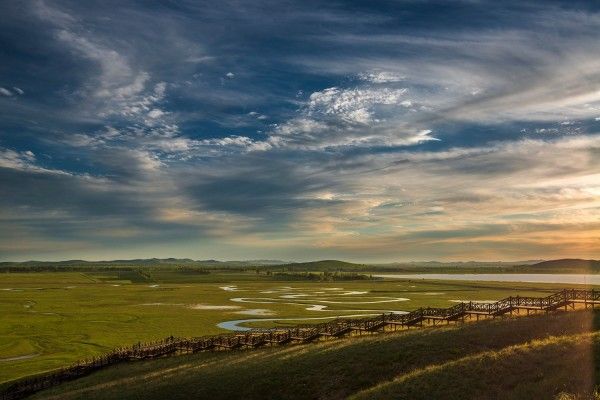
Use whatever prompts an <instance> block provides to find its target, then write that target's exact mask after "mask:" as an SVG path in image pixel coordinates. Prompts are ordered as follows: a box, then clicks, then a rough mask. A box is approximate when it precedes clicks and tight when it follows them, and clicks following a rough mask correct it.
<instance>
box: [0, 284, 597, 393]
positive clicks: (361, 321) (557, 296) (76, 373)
mask: <svg viewBox="0 0 600 400" xmlns="http://www.w3.org/2000/svg"><path fill="white" fill-rule="evenodd" d="M577 304H583V305H584V306H585V308H588V307H595V305H596V304H600V291H598V290H593V289H592V290H581V289H566V290H562V291H560V292H557V293H554V294H551V295H550V296H547V297H522V296H511V297H507V298H505V299H502V300H498V301H496V302H493V303H481V302H477V301H468V302H462V303H459V304H456V305H454V306H452V307H448V308H432V307H426V308H419V309H418V310H414V311H411V312H408V313H404V314H399V313H384V314H381V315H380V316H376V317H368V318H353V319H348V318H337V319H335V320H333V321H330V322H325V323H321V324H311V325H297V326H294V327H289V328H271V329H252V330H250V331H246V332H243V333H229V334H223V335H217V336H205V337H195V338H176V337H172V336H171V337H168V338H166V339H163V340H160V341H156V342H148V343H137V344H135V345H133V346H128V347H120V348H116V349H114V350H113V351H111V352H110V353H108V354H104V355H102V356H98V357H94V358H91V359H88V360H81V361H78V362H76V363H75V364H72V365H70V366H67V367H64V368H61V369H59V370H55V371H52V372H49V373H45V374H40V375H36V376H33V377H28V378H24V379H21V380H18V381H15V382H13V383H11V384H9V385H8V386H6V387H5V388H4V390H3V391H2V392H1V393H0V396H1V397H0V398H1V399H2V400H15V399H20V398H23V397H25V396H28V395H30V394H32V393H35V392H37V391H40V390H42V389H46V388H49V387H52V386H55V385H58V384H60V383H62V382H65V381H68V380H72V379H76V378H78V377H81V376H84V375H88V374H90V373H92V372H94V371H97V370H99V369H101V368H103V367H106V366H108V365H113V364H117V363H120V362H126V361H134V360H145V359H151V358H157V357H163V356H168V355H174V354H189V353H196V352H200V351H215V350H232V349H237V348H256V347H260V346H265V345H283V344H287V343H292V342H295V343H307V342H311V341H314V340H316V339H319V338H326V337H341V336H346V335H351V334H353V333H356V332H358V333H362V332H377V331H382V330H384V329H385V328H386V327H388V326H392V327H393V328H394V329H397V328H398V326H400V327H411V326H416V325H418V326H420V325H423V323H432V324H434V325H435V324H436V323H438V322H440V321H442V322H443V321H446V322H447V323H450V322H451V321H457V320H464V318H465V317H473V316H476V317H477V318H478V319H479V317H480V316H484V317H485V316H487V317H497V316H500V315H504V314H507V313H512V312H513V311H519V310H527V313H529V312H530V311H541V312H546V313H547V312H551V311H556V310H558V309H560V308H563V307H564V309H565V310H567V309H568V307H569V306H570V307H571V308H575V305H577Z"/></svg>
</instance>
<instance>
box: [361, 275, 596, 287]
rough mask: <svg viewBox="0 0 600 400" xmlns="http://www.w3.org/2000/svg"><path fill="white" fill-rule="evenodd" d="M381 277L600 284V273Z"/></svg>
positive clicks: (389, 276) (392, 276)
mask: <svg viewBox="0 0 600 400" xmlns="http://www.w3.org/2000/svg"><path fill="white" fill-rule="evenodd" d="M373 276H376V277H379V278H393V279H435V280H445V281H446V280H447V281H493V282H531V283H574V284H577V283H578V284H589V285H600V274H599V275H590V274H374V275H373Z"/></svg>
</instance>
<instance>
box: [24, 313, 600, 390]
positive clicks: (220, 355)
mask: <svg viewBox="0 0 600 400" xmlns="http://www.w3.org/2000/svg"><path fill="white" fill-rule="evenodd" d="M598 320H599V318H598V315H595V314H593V313H591V312H584V311H580V312H571V313H560V314H556V315H546V316H544V315H540V316H532V317H523V318H515V319H506V320H490V321H485V322H480V323H473V324H464V325H454V326H449V327H444V328H439V329H421V330H411V331H404V332H399V333H390V334H383V335H372V336H370V335H366V336H363V337H360V338H347V339H334V340H329V341H323V342H320V343H317V344H308V345H297V346H284V347H276V346H275V347H272V348H264V349H259V350H247V351H232V352H210V353H197V354H194V355H188V356H180V357H173V358H163V359H156V360H152V361H145V362H137V363H129V364H119V365H116V366H114V367H110V368H107V369H104V370H101V371H99V372H97V373H94V374H92V375H90V376H87V377H85V378H81V379H78V380H76V381H72V382H69V383H66V384H62V385H60V386H58V387H55V388H52V389H50V390H47V391H45V392H40V393H38V394H37V395H35V396H34V397H33V398H35V399H112V398H119V399H139V398H144V399H165V398H168V399H172V400H176V399H189V398H206V399H237V398H240V399H241V398H243V399H264V398H278V399H342V398H354V399H390V398H395V399H438V398H440V399H441V398H443V399H500V398H501V399H574V398H576V397H572V396H575V395H577V396H583V397H577V398H589V396H591V395H592V393H593V391H594V389H595V387H596V385H597V384H598V382H597V378H596V376H600V374H599V372H600V371H599V365H598V363H595V362H594V360H595V359H598V357H599V356H600V332H599V331H598V326H599V324H598Z"/></svg>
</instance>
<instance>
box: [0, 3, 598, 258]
mask: <svg viewBox="0 0 600 400" xmlns="http://www.w3.org/2000/svg"><path fill="white" fill-rule="evenodd" d="M0 14H1V15H3V18H2V19H1V20H0V58H1V59H2V62H1V63H0V191H1V192H2V195H1V196H0V259H4V260H27V259H67V258H86V259H114V258H129V257H131V258H133V257H136V258H138V257H191V258H197V259H203V258H218V259H256V258H270V259H275V258H276V259H285V260H310V259H322V258H340V259H346V260H356V261H402V260H430V259H438V260H468V259H480V260H500V259H503V260H515V259H529V258H554V257H590V258H591V257H596V258H597V257H600V135H599V134H598V131H599V128H600V40H599V39H600V37H599V34H598V32H600V7H599V5H598V3H597V2H593V1H590V2H578V1H568V2H551V1H544V2H527V3H525V2H521V1H515V2H511V1H506V2H496V1H463V2H461V1H457V2H445V1H444V2H433V1H389V2H372V1H369V2H335V1H327V2H316V1H308V2H286V1H261V0H258V1H253V2H238V1H220V2H201V1H189V2H188V1H177V2H175V1H155V2H153V1H143V2H142V1H140V2H135V1H130V2H127V1H101V2H100V1H98V2H94V1H86V2H81V1H50V0H46V1H20V2H16V1H15V2H3V3H2V4H0Z"/></svg>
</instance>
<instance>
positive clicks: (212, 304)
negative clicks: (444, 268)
mask: <svg viewBox="0 0 600 400" xmlns="http://www.w3.org/2000/svg"><path fill="white" fill-rule="evenodd" d="M566 286H568V285H560V284H533V283H527V284H524V283H507V282H505V283H493V282H443V281H430V280H427V281H424V280H418V281H417V280H411V281H400V280H361V281H337V282H312V281H281V280H274V278H273V277H271V276H267V275H260V274H256V273H251V272H246V273H244V272H231V273H226V272H212V273H209V274H189V273H182V272H175V271H172V272H169V271H162V272H153V273H152V274H139V273H137V272H135V271H118V270H114V271H108V272H106V271H105V272H98V271H96V272H90V273H82V272H65V273H59V272H53V273H43V272H40V273H5V274H1V275H0V312H1V313H2V315H3V322H4V323H3V324H2V326H0V366H1V367H2V368H0V382H5V381H9V380H12V379H16V378H19V377H22V376H26V375H31V374H34V373H39V372H43V371H47V370H51V369H55V368H58V367H61V366H64V365H67V364H69V363H71V362H73V361H76V360H78V359H82V358H85V357H89V356H93V355H97V354H101V353H104V352H106V351H108V350H110V349H112V348H114V347H118V346H122V345H128V344H132V343H137V342H138V341H146V340H154V339H160V338H164V337H166V336H169V335H174V336H203V335H211V334H217V333H223V332H226V331H227V330H229V329H244V328H249V327H270V326H286V325H295V324H298V323H310V322H323V321H326V320H328V319H331V318H334V317H335V316H349V315H357V316H359V315H368V314H374V313H381V312H402V311H410V310H412V309H415V308H418V307H424V306H432V307H447V306H449V305H452V304H453V303H454V302H457V301H461V300H478V301H487V300H497V299H500V298H502V297H506V296H509V295H514V294H522V295H534V296H540V295H544V294H546V293H551V292H554V291H555V290H557V289H561V288H564V287H566Z"/></svg>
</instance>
